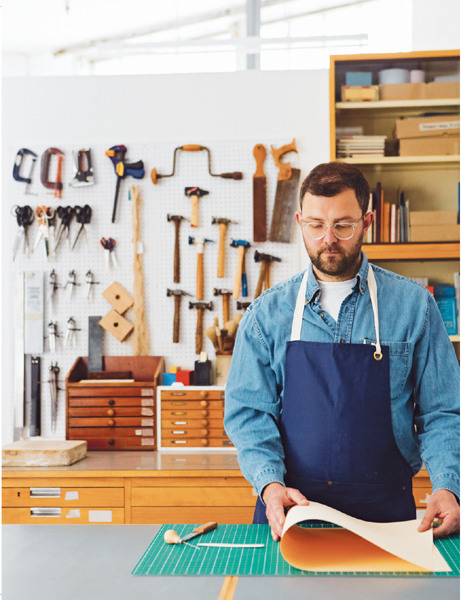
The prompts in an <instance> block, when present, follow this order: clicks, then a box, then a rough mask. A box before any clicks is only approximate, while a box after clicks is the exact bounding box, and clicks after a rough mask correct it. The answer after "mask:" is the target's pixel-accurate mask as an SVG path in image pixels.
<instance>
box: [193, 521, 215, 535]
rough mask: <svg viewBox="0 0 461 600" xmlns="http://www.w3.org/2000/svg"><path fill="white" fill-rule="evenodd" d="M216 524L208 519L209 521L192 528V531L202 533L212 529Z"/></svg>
mask: <svg viewBox="0 0 461 600" xmlns="http://www.w3.org/2000/svg"><path fill="white" fill-rule="evenodd" d="M217 526H218V524H217V523H215V521H210V522H209V523H205V525H200V526H199V527H196V528H195V529H194V533H196V534H197V535H202V534H204V533H208V532H209V531H213V530H214V529H216V527H217Z"/></svg>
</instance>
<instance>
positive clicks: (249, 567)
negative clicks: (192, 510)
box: [132, 524, 460, 577]
mask: <svg viewBox="0 0 461 600" xmlns="http://www.w3.org/2000/svg"><path fill="white" fill-rule="evenodd" d="M196 526H197V525H178V524H169V525H163V526H162V527H161V529H160V531H159V532H158V533H157V535H156V536H155V538H154V539H153V541H152V542H151V544H150V545H149V547H148V549H147V550H146V552H145V553H144V555H143V556H142V558H141V560H140V561H139V562H138V564H137V565H136V567H135V568H134V569H133V571H132V575H199V576H200V575H201V576H204V575H207V576H208V575H220V576H223V575H227V576H245V575H247V576H261V575H269V576H278V577H285V576H298V577H300V576H301V577H316V576H317V577H459V550H460V549H459V535H453V536H450V537H448V538H444V539H442V540H436V541H435V545H436V546H437V548H438V549H439V550H440V552H441V553H442V555H443V557H444V558H445V560H446V561H447V562H448V564H449V566H450V567H451V569H452V571H451V572H434V573H424V572H410V571H409V572H399V573H396V572H386V573H380V572H368V573H366V572H365V573H364V572H360V573H355V572H354V573H350V572H348V573H341V572H329V573H325V572H316V571H301V570H300V569H296V568H295V567H292V566H291V565H289V564H288V563H287V562H286V561H285V560H284V558H283V557H282V555H281V552H280V544H279V543H278V542H274V540H273V539H272V536H271V533H270V528H269V526H268V525H219V526H218V528H217V529H215V530H214V531H213V532H211V533H208V534H206V535H205V536H204V537H203V538H196V539H195V540H191V543H193V544H197V543H200V541H201V540H203V542H207V543H209V542H211V543H219V542H221V543H233V544H264V548H245V549H244V548H210V547H205V546H201V549H200V550H195V549H194V548H191V547H188V546H186V545H181V546H172V545H170V544H166V543H165V542H164V540H163V535H164V533H165V531H167V530H168V529H174V530H175V531H176V532H177V533H178V534H179V536H180V537H182V536H183V535H187V534H188V533H190V532H191V531H192V530H193V529H194V527H196ZM303 526H304V527H314V528H318V527H321V528H336V526H335V525H330V524H316V525H303Z"/></svg>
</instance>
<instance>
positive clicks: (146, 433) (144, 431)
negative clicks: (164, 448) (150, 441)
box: [142, 429, 154, 436]
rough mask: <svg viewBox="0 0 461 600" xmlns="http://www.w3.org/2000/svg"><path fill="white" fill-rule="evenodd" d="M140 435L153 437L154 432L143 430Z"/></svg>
mask: <svg viewBox="0 0 461 600" xmlns="http://www.w3.org/2000/svg"><path fill="white" fill-rule="evenodd" d="M142 434H143V435H152V436H153V435H154V430H153V429H143V430H142Z"/></svg>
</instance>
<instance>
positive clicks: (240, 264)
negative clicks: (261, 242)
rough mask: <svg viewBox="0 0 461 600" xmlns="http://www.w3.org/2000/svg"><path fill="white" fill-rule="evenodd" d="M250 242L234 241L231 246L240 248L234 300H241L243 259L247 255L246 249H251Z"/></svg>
mask: <svg viewBox="0 0 461 600" xmlns="http://www.w3.org/2000/svg"><path fill="white" fill-rule="evenodd" d="M250 245H251V244H250V242H247V241H246V240H232V242H231V246H232V247H233V248H238V255H237V269H236V271H235V277H234V291H233V295H232V297H233V298H234V300H238V299H239V298H240V289H241V285H242V272H243V257H244V254H245V250H246V248H249V247H250Z"/></svg>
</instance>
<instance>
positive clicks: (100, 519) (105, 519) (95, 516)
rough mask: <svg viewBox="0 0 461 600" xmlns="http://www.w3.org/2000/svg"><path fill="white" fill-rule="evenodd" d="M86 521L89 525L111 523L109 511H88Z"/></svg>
mask: <svg viewBox="0 0 461 600" xmlns="http://www.w3.org/2000/svg"><path fill="white" fill-rule="evenodd" d="M88 521H89V522H90V523H112V511H111V510H89V511H88Z"/></svg>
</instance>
